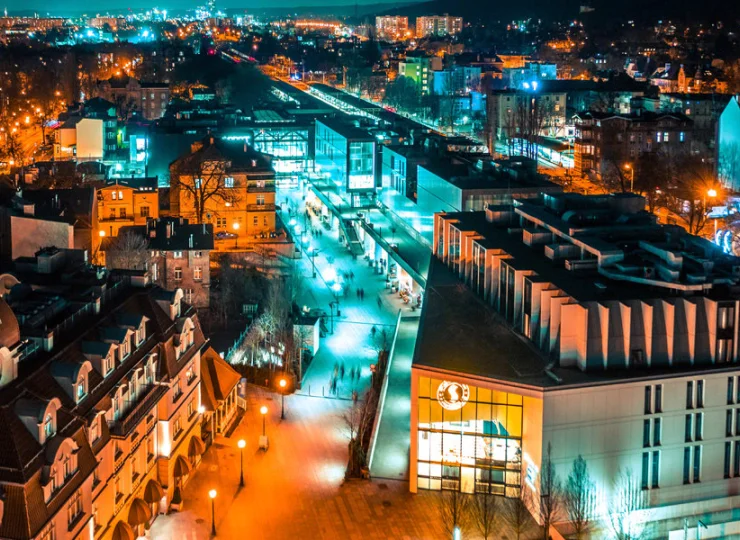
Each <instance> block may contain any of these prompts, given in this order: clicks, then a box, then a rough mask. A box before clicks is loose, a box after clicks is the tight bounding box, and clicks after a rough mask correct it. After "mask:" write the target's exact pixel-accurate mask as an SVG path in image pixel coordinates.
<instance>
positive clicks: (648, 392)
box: [645, 386, 653, 414]
mask: <svg viewBox="0 0 740 540" xmlns="http://www.w3.org/2000/svg"><path fill="white" fill-rule="evenodd" d="M652 412H653V408H652V388H651V387H650V386H646V387H645V414H651V413H652Z"/></svg>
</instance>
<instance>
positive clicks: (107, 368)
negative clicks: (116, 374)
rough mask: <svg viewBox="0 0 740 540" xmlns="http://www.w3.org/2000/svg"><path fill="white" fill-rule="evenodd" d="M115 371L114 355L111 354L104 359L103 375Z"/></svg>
mask: <svg viewBox="0 0 740 540" xmlns="http://www.w3.org/2000/svg"><path fill="white" fill-rule="evenodd" d="M111 371H113V355H111V354H109V355H108V356H106V357H105V358H104V359H103V374H104V375H108V373H110V372H111Z"/></svg>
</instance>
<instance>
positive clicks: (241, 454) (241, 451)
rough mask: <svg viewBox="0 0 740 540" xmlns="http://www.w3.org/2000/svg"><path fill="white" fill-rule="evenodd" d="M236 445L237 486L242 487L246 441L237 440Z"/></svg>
mask: <svg viewBox="0 0 740 540" xmlns="http://www.w3.org/2000/svg"><path fill="white" fill-rule="evenodd" d="M236 445H237V446H238V447H239V486H241V487H244V448H245V447H246V446H247V441H245V440H244V439H239V442H238V443H236Z"/></svg>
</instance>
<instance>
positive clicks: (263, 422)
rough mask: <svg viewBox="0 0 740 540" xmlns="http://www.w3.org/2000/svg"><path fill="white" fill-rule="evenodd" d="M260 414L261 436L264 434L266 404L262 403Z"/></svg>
mask: <svg viewBox="0 0 740 540" xmlns="http://www.w3.org/2000/svg"><path fill="white" fill-rule="evenodd" d="M260 414H261V415H262V436H263V437H264V436H265V419H266V418H267V406H266V405H262V407H260Z"/></svg>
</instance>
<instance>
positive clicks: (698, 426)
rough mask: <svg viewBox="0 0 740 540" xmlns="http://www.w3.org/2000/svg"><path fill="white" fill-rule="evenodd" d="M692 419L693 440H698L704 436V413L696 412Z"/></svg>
mask: <svg viewBox="0 0 740 540" xmlns="http://www.w3.org/2000/svg"><path fill="white" fill-rule="evenodd" d="M695 416H696V419H695V420H694V440H696V441H700V440H702V438H703V436H704V413H696V415H695Z"/></svg>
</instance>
